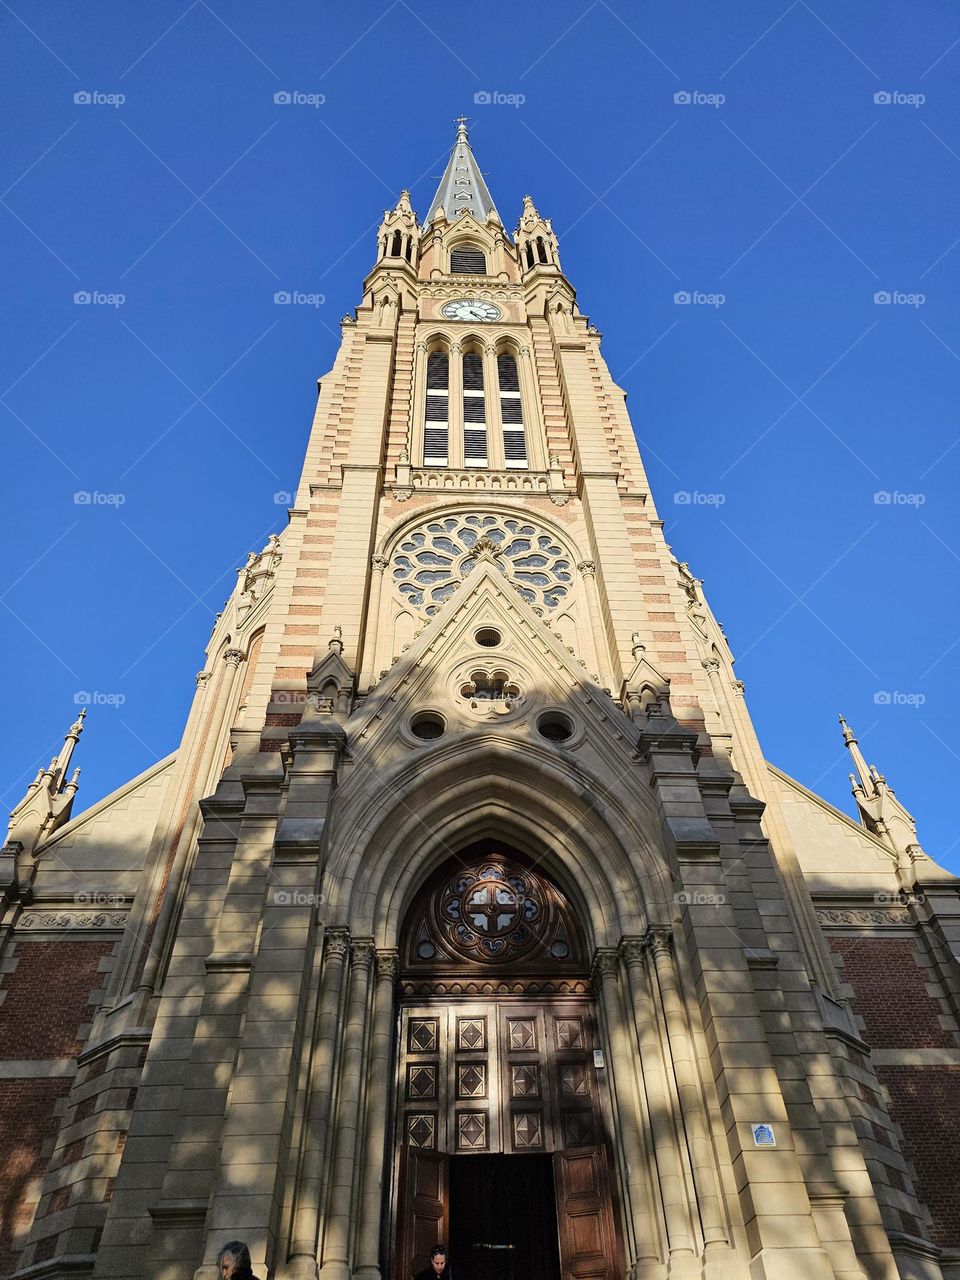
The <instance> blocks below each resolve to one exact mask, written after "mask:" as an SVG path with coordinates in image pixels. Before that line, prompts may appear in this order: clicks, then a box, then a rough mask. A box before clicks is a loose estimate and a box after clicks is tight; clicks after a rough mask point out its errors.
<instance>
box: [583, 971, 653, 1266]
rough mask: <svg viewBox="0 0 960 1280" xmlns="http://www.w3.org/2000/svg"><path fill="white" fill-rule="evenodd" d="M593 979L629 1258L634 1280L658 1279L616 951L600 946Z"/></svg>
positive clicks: (632, 1060) (634, 1075) (633, 1064)
mask: <svg viewBox="0 0 960 1280" xmlns="http://www.w3.org/2000/svg"><path fill="white" fill-rule="evenodd" d="M593 977H594V983H595V985H596V987H598V988H599V994H600V999H601V1002H602V1008H603V1015H604V1019H605V1021H606V1024H607V1033H608V1036H609V1039H610V1057H611V1064H610V1065H611V1067H612V1073H611V1074H612V1076H613V1079H612V1084H613V1093H614V1102H615V1105H616V1116H617V1132H618V1135H619V1138H620V1143H621V1147H622V1150H623V1158H624V1163H625V1165H626V1171H627V1188H626V1189H627V1198H628V1200H629V1213H630V1223H629V1225H630V1227H631V1231H630V1232H629V1233H628V1234H629V1235H631V1236H632V1238H633V1255H634V1256H633V1258H632V1259H629V1267H630V1275H631V1277H634V1278H635V1280H654V1278H655V1277H656V1278H657V1280H659V1278H660V1277H661V1276H662V1275H663V1269H662V1267H661V1266H660V1263H659V1250H658V1248H657V1238H656V1232H655V1230H654V1226H653V1222H652V1219H651V1216H650V1207H649V1202H648V1197H647V1178H646V1175H647V1162H646V1160H645V1158H644V1150H643V1142H642V1140H641V1137H640V1125H639V1122H638V1118H637V1101H636V1092H635V1089H634V1081H635V1080H636V1079H637V1074H638V1073H637V1064H636V1061H635V1058H634V1055H633V1054H632V1053H631V1051H630V1041H629V1037H628V1035H627V1030H626V1017H625V1014H624V1009H623V1000H622V998H621V995H620V984H619V981H618V978H617V955H616V952H615V951H613V950H607V949H603V950H598V951H597V954H596V956H595V957H594V961H593Z"/></svg>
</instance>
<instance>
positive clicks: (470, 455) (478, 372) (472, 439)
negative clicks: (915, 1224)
mask: <svg viewBox="0 0 960 1280" xmlns="http://www.w3.org/2000/svg"><path fill="white" fill-rule="evenodd" d="M463 461H464V464H465V466H468V467H485V466H486V465H487V416H486V408H485V405H484V394H483V357H482V356H481V355H479V354H478V353H477V352H474V351H468V352H467V354H466V355H465V356H464V357H463Z"/></svg>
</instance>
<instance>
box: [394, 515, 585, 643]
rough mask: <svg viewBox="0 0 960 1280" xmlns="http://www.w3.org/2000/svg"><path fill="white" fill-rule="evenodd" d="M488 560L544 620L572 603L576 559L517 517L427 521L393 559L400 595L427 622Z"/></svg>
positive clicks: (549, 536) (409, 534) (455, 517)
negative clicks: (478, 567)
mask: <svg viewBox="0 0 960 1280" xmlns="http://www.w3.org/2000/svg"><path fill="white" fill-rule="evenodd" d="M484 556H487V557H489V558H492V559H493V562H494V563H495V564H496V567H497V568H498V569H499V570H500V572H501V573H502V574H503V576H504V578H505V579H506V580H507V582H509V583H510V585H511V586H512V587H513V589H514V590H515V591H516V592H517V593H518V594H519V595H521V596H522V597H523V598H524V600H526V601H527V603H528V604H529V605H530V606H531V608H532V609H533V610H534V612H535V613H538V614H540V616H541V617H543V616H544V614H546V613H550V612H552V611H553V610H554V609H557V608H560V607H561V606H562V605H564V604H566V603H568V602H569V599H570V590H571V586H572V583H573V574H572V571H571V570H572V561H571V557H570V555H569V554H568V553H567V552H566V551H565V550H564V548H563V547H562V546H561V545H560V544H559V543H558V542H557V541H556V539H555V538H554V537H553V535H552V534H550V533H547V532H546V531H545V530H544V529H543V528H542V527H540V526H539V525H536V524H534V523H532V522H529V521H526V520H522V519H518V518H516V517H513V516H504V515H488V514H484V513H482V512H470V511H466V512H463V513H462V514H459V515H451V516H445V517H442V518H440V519H437V518H435V517H434V518H432V519H428V520H425V521H424V522H423V524H421V525H419V526H416V527H414V528H413V529H411V530H409V531H408V532H407V533H406V534H405V536H404V537H403V538H402V539H401V540H400V542H399V544H398V545H397V547H396V549H395V551H394V553H393V562H392V569H391V576H392V578H393V581H394V585H395V588H396V591H397V594H398V595H399V596H400V598H401V599H402V600H403V601H404V603H405V604H406V605H408V606H409V607H411V608H413V609H415V610H416V611H417V612H418V613H420V615H421V616H422V617H427V618H429V617H432V616H433V615H434V614H435V613H436V612H437V610H438V609H439V608H440V607H441V606H442V604H443V602H444V601H445V600H447V599H448V598H449V597H450V596H452V595H453V593H454V591H456V589H457V587H458V586H459V585H460V583H461V582H462V581H463V580H464V579H465V578H466V577H467V576H468V575H469V574H470V573H472V572H473V570H474V569H475V568H476V566H477V563H478V561H479V560H480V559H481V558H482V557H484Z"/></svg>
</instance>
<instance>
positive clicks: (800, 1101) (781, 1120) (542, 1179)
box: [0, 121, 960, 1280]
mask: <svg viewBox="0 0 960 1280" xmlns="http://www.w3.org/2000/svg"><path fill="white" fill-rule="evenodd" d="M600 347H601V336H600V334H599V333H598V332H597V330H596V329H595V328H594V327H592V326H591V325H590V324H589V322H588V319H587V317H586V316H585V315H584V314H583V313H582V312H581V311H580V309H579V307H578V305H577V300H576V294H575V292H574V289H573V287H572V285H571V284H570V282H569V281H568V280H567V278H566V276H565V275H564V273H563V270H562V267H561V265H560V259H559V250H558V244H557V238H556V236H555V234H554V232H553V230H552V227H551V224H550V222H549V220H548V219H545V218H543V217H541V215H540V213H539V212H538V210H537V208H536V207H535V205H534V203H533V201H532V200H531V199H530V197H524V200H523V206H522V213H521V216H520V220H519V223H518V225H517V228H516V231H515V232H514V234H513V235H512V236H511V235H509V234H508V233H507V232H506V230H505V228H504V225H503V223H502V221H501V219H500V215H499V214H498V212H497V209H496V207H495V205H494V203H493V199H492V197H491V195H490V192H489V190H488V188H487V185H486V183H485V182H484V179H483V177H482V175H481V173H480V170H479V168H478V166H477V163H476V160H475V158H474V155H473V152H472V150H471V147H470V143H469V139H468V135H467V130H466V127H465V124H464V122H463V121H461V122H460V124H459V127H458V131H457V138H456V142H455V145H454V148H453V151H452V153H451V156H450V161H449V164H448V166H447V170H446V172H445V174H444V176H443V179H442V181H441V184H440V188H439V190H438V192H437V194H436V197H435V198H434V201H433V203H432V205H431V206H430V208H429V209H428V210H427V211H426V215H425V218H424V220H423V221H422V222H421V221H420V219H419V218H418V217H417V215H416V214H415V213H414V211H413V209H412V208H411V205H410V201H409V197H408V194H407V193H406V192H404V193H402V194H401V196H400V199H399V201H398V203H397V205H396V207H395V208H394V209H392V210H388V211H386V212H385V214H384V219H383V223H382V225H381V227H380V230H379V233H378V237H377V244H376V259H375V263H374V265H373V267H372V269H371V271H370V272H369V274H368V275H367V277H366V279H365V280H364V282H363V290H362V301H361V302H360V305H359V306H358V307H357V309H356V310H355V312H354V313H353V314H352V315H348V316H345V317H344V319H343V321H342V341H341V345H340V348H339V351H338V353H337V357H336V360H335V363H334V366H333V368H332V370H331V371H330V373H329V374H328V375H327V376H325V377H324V378H322V379H321V381H320V384H319V393H318V398H317V406H316V412H315V416H314V421H313V426H312V430H311V434H310V439H309V443H308V446H307V451H306V458H305V463H304V469H303V475H302V478H301V481H300V485H299V488H298V491H297V494H296V496H295V498H294V500H293V506H292V507H291V509H290V513H289V523H288V525H287V527H286V529H285V530H284V531H283V533H282V534H280V535H277V536H274V537H271V538H270V540H269V542H268V544H267V545H266V547H264V548H263V549H262V550H261V551H260V552H259V553H252V554H251V555H250V557H249V559H248V561H247V563H246V565H244V567H243V568H242V569H241V570H240V571H239V574H238V581H237V585H236V588H235V590H234V592H233V594H232V595H231V597H230V600H229V602H228V604H227V606H226V608H225V610H224V612H223V613H222V615H220V617H219V618H218V621H217V623H216V626H215V628H214V631H213V634H212V636H211V639H210V643H209V646H208V649H207V656H206V661H205V664H204V667H203V670H202V671H200V672H199V673H198V675H197V689H196V695H195V698H194V701H193V704H192V709H191V712H190V715H189V718H188V721H187V724H186V727H185V730H184V734H183V739H182V741H181V744H180V746H179V747H178V749H177V750H176V751H175V752H174V753H173V754H172V755H171V756H169V757H168V758H167V759H165V760H162V761H160V762H159V763H157V764H156V765H155V766H153V767H152V768H151V769H149V770H148V771H147V772H146V773H144V774H142V775H140V776H139V777H137V778H134V779H132V780H131V781H130V782H129V783H128V784H126V785H125V786H124V787H122V788H120V789H119V790H118V791H117V792H115V793H114V794H113V795H111V796H109V797H107V798H106V799H105V800H103V801H101V802H99V803H98V804H96V805H94V806H93V807H92V808H91V809H89V810H88V811H86V812H84V813H80V814H79V815H78V816H73V814H72V808H73V802H74V795H75V793H76V790H77V785H78V784H77V779H76V776H75V775H71V774H70V768H71V765H72V758H73V756H74V754H75V748H76V747H77V744H78V741H79V739H80V736H81V734H82V732H83V729H84V724H83V719H82V717H81V719H79V720H78V721H77V722H76V724H74V725H73V726H71V729H70V731H69V732H68V735H67V738H66V741H65V744H64V748H63V750H62V752H61V753H60V755H59V756H58V757H57V758H56V759H55V760H54V761H52V762H51V765H50V767H49V768H48V769H46V770H42V771H41V773H40V774H39V775H38V777H37V778H36V779H35V780H34V782H33V783H32V784H31V785H30V787H29V788H28V789H27V792H26V794H25V796H24V798H23V800H22V801H21V803H20V804H19V805H18V806H17V808H16V809H15V810H14V813H13V815H12V819H11V824H10V831H9V834H8V837H7V842H6V844H5V845H4V846H3V849H2V852H0V876H2V879H0V888H2V891H3V895H4V897H3V913H2V916H0V925H2V929H0V1118H2V1124H3V1135H4V1138H3V1141H4V1148H5V1149H4V1161H3V1169H2V1174H0V1210H2V1214H3V1220H2V1231H0V1275H17V1276H19V1277H23V1278H24V1280H25V1278H26V1277H37V1278H38V1280H39V1278H40V1277H43V1278H44V1280H46V1278H48V1277H49V1278H51V1280H52V1278H60V1277H67V1276H71V1277H76V1276H88V1277H91V1278H93V1280H107V1278H110V1280H134V1277H142V1276H151V1277H159V1278H162V1280H191V1278H192V1277H197V1278H198V1280H213V1278H214V1276H215V1259H216V1254H217V1251H218V1249H219V1248H220V1247H221V1245H222V1244H223V1243H224V1242H225V1241H227V1240H229V1239H237V1238H239V1239H243V1240H246V1241H248V1242H249V1245H250V1249H251V1253H252V1255H253V1261H254V1270H255V1271H256V1272H257V1273H258V1274H260V1275H262V1276H267V1277H270V1280H318V1277H319V1280H380V1278H382V1280H387V1278H388V1277H389V1278H391V1280H392V1278H394V1277H395V1278H396V1280H409V1277H410V1276H411V1274H412V1273H413V1272H414V1271H416V1270H419V1269H420V1268H422V1267H424V1266H425V1265H427V1263H428V1259H429V1251H430V1248H431V1247H432V1246H433V1245H434V1244H435V1243H436V1242H437V1241H438V1240H440V1241H444V1242H446V1243H448V1244H449V1249H450V1256H451V1262H452V1265H453V1267H454V1274H455V1275H456V1277H457V1280H481V1277H482V1278H483V1280H519V1277H520V1276H523V1277H525V1278H532V1280H561V1278H562V1280H575V1278H580V1277H584V1278H586V1277H591V1278H593V1280H624V1278H625V1277H629V1278H630V1280H897V1278H898V1277H901V1278H903V1280H908V1278H909V1280H958V1278H960V1037H958V1016H960V971H958V965H957V960H956V957H955V954H954V953H955V951H956V950H957V948H958V945H960V904H958V882H957V881H956V879H955V878H954V877H953V876H951V875H950V874H948V873H947V872H946V871H944V870H943V869H942V868H941V867H939V866H938V865H937V864H936V863H935V862H934V861H933V860H932V859H931V858H930V857H928V856H927V854H926V853H924V851H923V849H922V848H921V846H920V845H919V843H918V841H917V836H916V830H915V826H914V822H913V819H912V817H911V815H910V814H909V813H908V812H907V811H906V809H905V808H904V807H903V805H902V804H901V803H900V801H899V800H898V798H897V797H896V796H895V794H894V792H893V790H892V788H891V787H890V786H889V784H888V783H887V782H886V780H885V778H884V777H883V776H882V775H881V774H880V773H879V772H878V771H877V770H876V769H875V768H873V767H872V766H870V765H868V764H867V762H866V761H865V760H864V758H863V756H862V754H861V752H860V748H859V745H858V743H857V740H856V737H855V734H854V731H853V730H852V729H851V728H850V727H849V726H848V725H847V724H846V723H845V722H843V723H842V725H841V730H842V734H843V739H844V742H845V743H846V745H847V748H848V750H849V752H850V757H851V762H852V768H853V773H852V774H851V778H852V782H853V796H854V800H855V805H856V811H857V821H854V820H852V819H850V818H849V817H847V816H846V815H844V814H843V813H841V812H839V811H838V810H836V809H834V808H833V807H832V806H831V805H829V804H827V803H826V802H824V801H823V800H821V799H820V798H818V797H817V796H816V795H814V794H813V793H811V792H810V791H808V790H806V789H805V788H804V787H803V786H801V785H800V784H799V783H797V782H796V781H794V780H793V779H791V778H789V777H787V776H786V775H785V774H783V773H782V772H780V771H779V770H778V769H776V768H775V767H774V766H773V765H771V764H769V763H768V762H767V761H766V760H765V759H764V756H763V754H762V752H761V749H760V746H759V744H758V741H757V738H756V735H755V733H754V730H753V727H752V723H751V720H750V716H749V712H748V710H747V706H746V702H745V699H744V690H743V686H742V684H741V683H740V682H739V681H738V680H737V679H736V677H735V675H734V670H733V655H732V653H731V651H730V648H729V646H728V644H727V641H726V638H725V637H724V634H723V632H722V630H721V628H720V626H719V625H718V623H717V622H716V620H715V618H714V616H713V614H712V612H711V610H710V607H709V605H708V603H707V601H706V598H705V596H704V593H703V590H702V583H701V582H700V581H699V580H698V579H697V578H696V577H695V576H694V575H693V573H692V572H691V571H690V569H689V568H688V566H687V565H686V564H685V563H682V562H679V561H678V560H677V559H676V558H675V557H674V555H673V554H672V552H671V550H670V548H669V547H668V546H667V544H666V543H665V541H664V537H663V532H662V525H661V522H660V520H659V519H658V517H657V513H656V508H655V506H654V502H653V498H652V496H651V494H650V492H649V487H648V483H647V480H646V476H645V473H644V469H643V464H642V460H641V458H640V455H639V453H638V450H637V446H636V443H635V440H634V435H633V430H632V427H631V424H630V421H629V418H628V416H627V413H626V408H625V403H624V395H623V392H622V391H621V390H620V389H619V388H618V387H617V386H616V384H615V383H614V382H613V380H612V379H611V376H610V374H609V371H608V369H607V367H606V364H605V363H604V360H603V357H602V355H601V350H600Z"/></svg>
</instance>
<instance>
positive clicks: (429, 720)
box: [410, 711, 447, 742]
mask: <svg viewBox="0 0 960 1280" xmlns="http://www.w3.org/2000/svg"><path fill="white" fill-rule="evenodd" d="M446 727H447V726H446V724H445V723H444V720H443V716H441V715H438V714H437V712H436V711H421V712H420V714H419V715H416V716H414V717H413V719H412V720H411V721H410V732H411V733H412V734H413V735H414V737H415V738H420V739H421V741H423V742H432V741H433V739H434V738H442V737H443V732H444V730H445V729H446Z"/></svg>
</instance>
